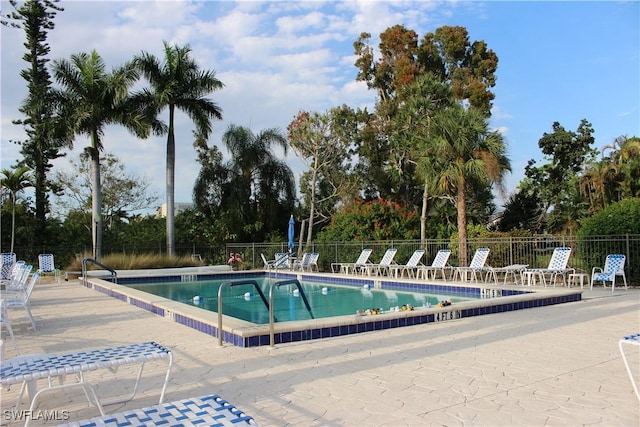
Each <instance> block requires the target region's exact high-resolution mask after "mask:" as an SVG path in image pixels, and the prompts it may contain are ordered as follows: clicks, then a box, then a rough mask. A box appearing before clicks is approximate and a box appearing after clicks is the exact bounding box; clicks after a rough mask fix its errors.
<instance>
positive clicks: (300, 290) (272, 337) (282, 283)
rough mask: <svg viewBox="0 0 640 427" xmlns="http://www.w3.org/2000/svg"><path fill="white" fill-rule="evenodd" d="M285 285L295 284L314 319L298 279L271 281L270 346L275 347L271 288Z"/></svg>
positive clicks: (270, 289) (271, 292)
mask: <svg viewBox="0 0 640 427" xmlns="http://www.w3.org/2000/svg"><path fill="white" fill-rule="evenodd" d="M285 285H296V287H297V288H298V291H299V292H300V296H301V297H302V301H304V305H305V306H306V307H307V311H308V312H309V316H311V318H312V319H314V317H313V313H312V312H311V305H309V300H307V296H306V295H305V293H304V290H303V289H302V285H301V284H300V282H299V281H298V279H290V280H281V281H280V282H275V283H272V284H271V285H270V286H269V344H270V345H271V347H275V330H274V323H275V321H274V319H275V317H274V314H273V288H274V286H275V287H277V288H279V287H280V286H285Z"/></svg>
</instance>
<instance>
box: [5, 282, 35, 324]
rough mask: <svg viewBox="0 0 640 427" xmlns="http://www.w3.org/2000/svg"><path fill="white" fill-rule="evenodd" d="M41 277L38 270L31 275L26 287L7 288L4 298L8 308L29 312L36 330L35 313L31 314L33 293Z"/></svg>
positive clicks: (28, 314)
mask: <svg viewBox="0 0 640 427" xmlns="http://www.w3.org/2000/svg"><path fill="white" fill-rule="evenodd" d="M39 278H40V274H39V273H38V272H37V271H36V272H35V273H33V274H32V275H31V280H29V284H28V285H27V287H26V288H24V289H20V290H16V291H7V290H5V291H4V292H3V298H5V303H6V304H7V307H8V308H23V309H24V310H25V311H26V312H27V316H29V320H30V321H31V326H32V327H33V330H34V331H35V330H36V321H35V319H34V318H33V314H31V293H32V292H33V288H34V287H35V285H36V283H37V282H38V279H39Z"/></svg>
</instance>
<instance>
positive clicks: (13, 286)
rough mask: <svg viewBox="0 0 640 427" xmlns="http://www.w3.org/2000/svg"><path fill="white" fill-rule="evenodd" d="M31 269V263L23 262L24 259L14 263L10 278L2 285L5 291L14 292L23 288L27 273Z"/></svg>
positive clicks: (29, 272) (27, 276)
mask: <svg viewBox="0 0 640 427" xmlns="http://www.w3.org/2000/svg"><path fill="white" fill-rule="evenodd" d="M32 269H33V266H32V265H31V264H25V263H24V261H18V262H17V263H15V264H14V268H13V270H12V275H11V279H10V280H9V282H8V283H6V284H5V286H4V289H5V291H11V292H15V291H21V290H23V289H24V287H25V285H26V284H27V280H28V279H29V274H31V270H32Z"/></svg>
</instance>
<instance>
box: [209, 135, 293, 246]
mask: <svg viewBox="0 0 640 427" xmlns="http://www.w3.org/2000/svg"><path fill="white" fill-rule="evenodd" d="M222 142H223V144H224V145H225V147H226V148H227V150H228V151H229V153H230V155H231V160H230V161H229V162H228V163H227V164H226V168H227V170H228V171H229V175H228V181H227V183H226V185H225V186H224V187H223V200H222V205H221V207H222V209H223V210H225V211H227V212H230V213H231V216H232V218H233V219H234V222H235V224H236V227H234V228H235V229H236V230H238V231H237V232H236V234H237V237H238V238H240V239H246V238H251V237H253V238H254V239H255V238H257V237H261V238H264V237H265V235H266V234H268V233H269V232H271V231H273V230H277V229H282V228H283V224H282V223H283V221H284V220H287V219H288V218H289V215H290V214H291V213H292V212H293V208H294V204H295V180H294V178H293V173H292V172H291V169H290V168H289V166H287V164H286V163H285V162H284V161H282V160H280V159H278V158H277V157H276V156H275V155H274V154H273V148H274V147H280V148H281V149H282V150H283V152H284V154H285V155H286V154H287V152H288V148H289V145H288V142H287V138H286V137H285V136H284V135H283V134H282V132H281V131H279V130H278V129H273V128H272V129H266V130H263V131H261V132H259V133H258V134H253V132H251V130H249V129H248V128H246V127H242V126H236V125H230V126H229V127H228V128H227V130H226V131H225V133H224V135H223V136H222Z"/></svg>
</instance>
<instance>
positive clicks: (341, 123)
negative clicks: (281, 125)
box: [287, 106, 357, 246]
mask: <svg viewBox="0 0 640 427" xmlns="http://www.w3.org/2000/svg"><path fill="white" fill-rule="evenodd" d="M352 115H353V113H352V112H351V111H350V110H349V109H348V108H347V107H346V106H343V107H342V108H334V109H332V110H331V111H328V112H326V113H324V114H320V113H308V112H306V111H300V112H299V113H298V114H297V115H296V116H295V117H294V118H293V120H292V121H291V123H290V124H289V126H288V127H287V130H288V137H289V142H290V143H291V147H292V148H293V150H294V151H295V152H296V154H297V155H298V157H299V158H300V159H302V161H303V162H304V163H305V164H306V166H307V168H308V171H306V172H305V174H304V175H303V182H304V186H302V185H301V187H303V189H301V191H302V192H303V194H305V196H306V198H307V199H308V200H307V206H308V209H309V217H308V225H307V227H308V228H307V246H310V245H311V242H312V237H313V228H314V223H315V218H316V212H320V215H323V216H324V217H325V218H329V217H330V214H332V213H333V212H335V208H336V207H337V206H339V205H340V202H342V201H344V200H346V199H352V198H353V197H354V196H355V195H356V194H357V189H356V187H355V185H354V183H353V182H352V180H351V179H350V177H349V170H350V168H351V164H350V159H351V156H350V154H349V146H350V144H351V141H352V138H353V134H354V131H355V130H354V129H353V126H354V125H355V122H354V121H353V120H351V119H350V118H349V117H350V116H352ZM303 190H304V191H303ZM320 206H322V207H323V208H324V209H321V210H319V209H318V208H319V207H320ZM327 207H328V208H329V209H330V211H328V212H327V211H326V210H325V209H326V208H327Z"/></svg>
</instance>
